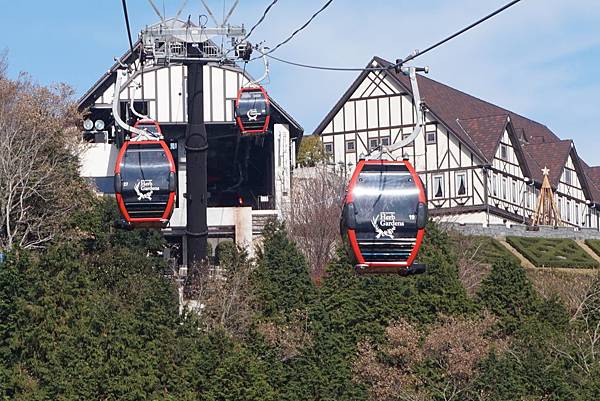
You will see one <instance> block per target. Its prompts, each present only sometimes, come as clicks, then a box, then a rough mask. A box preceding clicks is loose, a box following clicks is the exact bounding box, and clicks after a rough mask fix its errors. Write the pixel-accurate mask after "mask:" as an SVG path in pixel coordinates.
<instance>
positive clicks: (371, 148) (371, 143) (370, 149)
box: [369, 138, 379, 151]
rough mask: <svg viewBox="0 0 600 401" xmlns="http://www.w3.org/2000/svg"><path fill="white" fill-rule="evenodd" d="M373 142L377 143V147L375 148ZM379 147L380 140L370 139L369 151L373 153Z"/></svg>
mask: <svg viewBox="0 0 600 401" xmlns="http://www.w3.org/2000/svg"><path fill="white" fill-rule="evenodd" d="M373 142H374V143H375V146H373ZM378 146H379V138H369V151H372V150H373V149H377V147H378Z"/></svg>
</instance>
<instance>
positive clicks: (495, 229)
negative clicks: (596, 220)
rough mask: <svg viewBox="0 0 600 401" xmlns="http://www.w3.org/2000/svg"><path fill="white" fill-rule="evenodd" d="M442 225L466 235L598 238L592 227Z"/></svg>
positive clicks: (599, 236) (444, 223) (448, 223)
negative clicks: (537, 229)
mask: <svg viewBox="0 0 600 401" xmlns="http://www.w3.org/2000/svg"><path fill="white" fill-rule="evenodd" d="M440 224H441V225H442V226H443V227H447V228H451V229H453V230H456V231H458V232H461V233H463V234H466V235H480V236H488V237H506V236H517V237H543V238H570V239H575V240H578V239H581V240H584V239H600V231H598V230H597V229H593V228H579V229H575V228H572V227H558V228H552V227H546V226H543V227H540V229H539V231H527V230H526V226H524V225H522V224H512V225H511V224H508V225H504V224H490V225H489V226H488V227H485V226H484V225H482V224H460V223H451V222H442V223H440Z"/></svg>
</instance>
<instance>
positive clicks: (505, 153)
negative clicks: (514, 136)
mask: <svg viewBox="0 0 600 401" xmlns="http://www.w3.org/2000/svg"><path fill="white" fill-rule="evenodd" d="M500 158H501V159H502V160H508V146H506V145H505V144H503V143H501V144H500Z"/></svg>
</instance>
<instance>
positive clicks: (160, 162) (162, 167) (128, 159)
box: [115, 139, 177, 228]
mask: <svg viewBox="0 0 600 401" xmlns="http://www.w3.org/2000/svg"><path fill="white" fill-rule="evenodd" d="M176 188H177V182H176V175H175V162H174V160H173V156H172V155H171V151H170V150H169V148H168V146H167V144H166V143H165V141H164V140H162V139H161V140H140V141H135V140H133V141H126V142H125V143H124V144H123V146H122V147H121V151H120V152H119V155H118V157H117V163H116V166H115V193H116V197H117V203H118V205H119V209H120V212H121V215H122V217H123V220H124V221H123V223H124V225H125V226H126V227H129V228H135V227H164V226H166V225H167V224H168V222H169V218H170V217H171V214H172V213H173V207H174V203H175V193H176Z"/></svg>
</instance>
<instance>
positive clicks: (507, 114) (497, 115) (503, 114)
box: [457, 113, 510, 121]
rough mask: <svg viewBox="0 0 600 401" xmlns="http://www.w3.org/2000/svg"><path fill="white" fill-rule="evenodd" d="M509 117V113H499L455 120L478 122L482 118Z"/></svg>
mask: <svg viewBox="0 0 600 401" xmlns="http://www.w3.org/2000/svg"><path fill="white" fill-rule="evenodd" d="M502 116H504V117H510V114H509V113H501V114H490V115H487V116H480V117H469V118H457V120H460V121H469V120H480V119H482V118H491V117H502Z"/></svg>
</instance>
